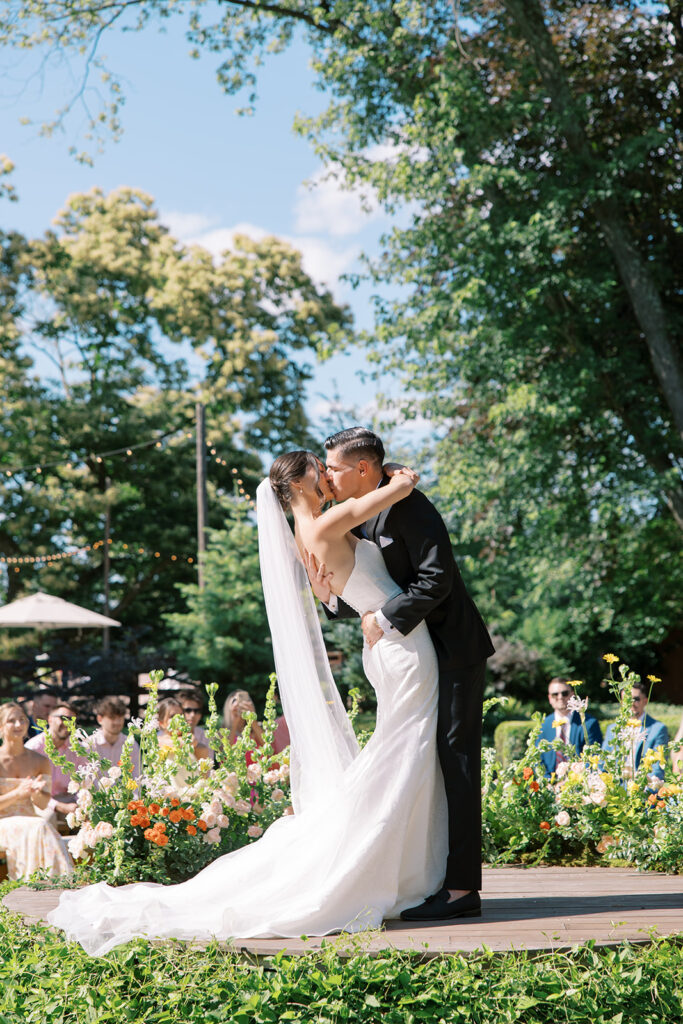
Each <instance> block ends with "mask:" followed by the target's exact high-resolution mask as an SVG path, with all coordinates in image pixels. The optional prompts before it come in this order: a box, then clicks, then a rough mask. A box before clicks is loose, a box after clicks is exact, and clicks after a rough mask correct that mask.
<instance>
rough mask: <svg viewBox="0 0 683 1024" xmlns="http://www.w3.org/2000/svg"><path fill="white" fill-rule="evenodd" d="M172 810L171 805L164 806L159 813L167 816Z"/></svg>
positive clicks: (163, 816)
mask: <svg viewBox="0 0 683 1024" xmlns="http://www.w3.org/2000/svg"><path fill="white" fill-rule="evenodd" d="M170 811H171V808H170V807H162V808H161V810H160V811H159V814H160V815H161V817H162V818H165V817H166V815H167V814H169V813H170Z"/></svg>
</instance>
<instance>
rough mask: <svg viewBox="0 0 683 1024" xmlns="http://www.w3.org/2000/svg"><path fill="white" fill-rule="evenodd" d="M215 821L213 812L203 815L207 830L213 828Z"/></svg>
mask: <svg viewBox="0 0 683 1024" xmlns="http://www.w3.org/2000/svg"><path fill="white" fill-rule="evenodd" d="M217 820H218V819H217V817H216V815H215V814H214V813H213V811H209V813H208V814H205V815H204V821H205V822H206V824H207V825H208V826H209V828H213V826H214V825H215V824H216V821H217Z"/></svg>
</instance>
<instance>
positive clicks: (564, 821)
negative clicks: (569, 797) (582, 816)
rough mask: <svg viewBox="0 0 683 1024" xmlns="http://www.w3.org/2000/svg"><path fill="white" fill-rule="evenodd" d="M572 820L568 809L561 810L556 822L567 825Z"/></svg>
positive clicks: (556, 816)
mask: <svg viewBox="0 0 683 1024" xmlns="http://www.w3.org/2000/svg"><path fill="white" fill-rule="evenodd" d="M570 821H571V818H570V817H569V815H568V814H567V812H566V811H560V813H559V814H556V815H555V822H556V823H557V824H558V825H562V826H566V825H568V824H569V823H570Z"/></svg>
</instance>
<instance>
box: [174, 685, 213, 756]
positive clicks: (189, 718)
mask: <svg viewBox="0 0 683 1024" xmlns="http://www.w3.org/2000/svg"><path fill="white" fill-rule="evenodd" d="M176 700H177V701H178V703H179V704H180V707H181V708H182V711H183V715H184V717H185V721H186V722H187V724H188V725H189V727H190V729H191V730H192V735H193V736H194V738H195V741H196V742H197V743H198V744H199V745H200V746H202V747H208V746H209V737H208V736H207V735H206V733H205V732H204V730H203V729H202V727H201V725H200V724H199V723H200V722H201V720H202V716H203V714H204V701H203V699H202V695H201V693H200V692H199V691H198V690H179V691H178V693H177V694H176Z"/></svg>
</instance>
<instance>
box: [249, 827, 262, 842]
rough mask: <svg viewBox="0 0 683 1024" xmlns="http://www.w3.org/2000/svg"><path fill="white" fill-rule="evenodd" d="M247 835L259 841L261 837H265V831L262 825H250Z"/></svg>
mask: <svg viewBox="0 0 683 1024" xmlns="http://www.w3.org/2000/svg"><path fill="white" fill-rule="evenodd" d="M247 835H248V836H250V837H251V838H252V839H258V837H259V836H260V835H263V829H262V828H261V826H260V825H250V826H249V828H248V829H247Z"/></svg>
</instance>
